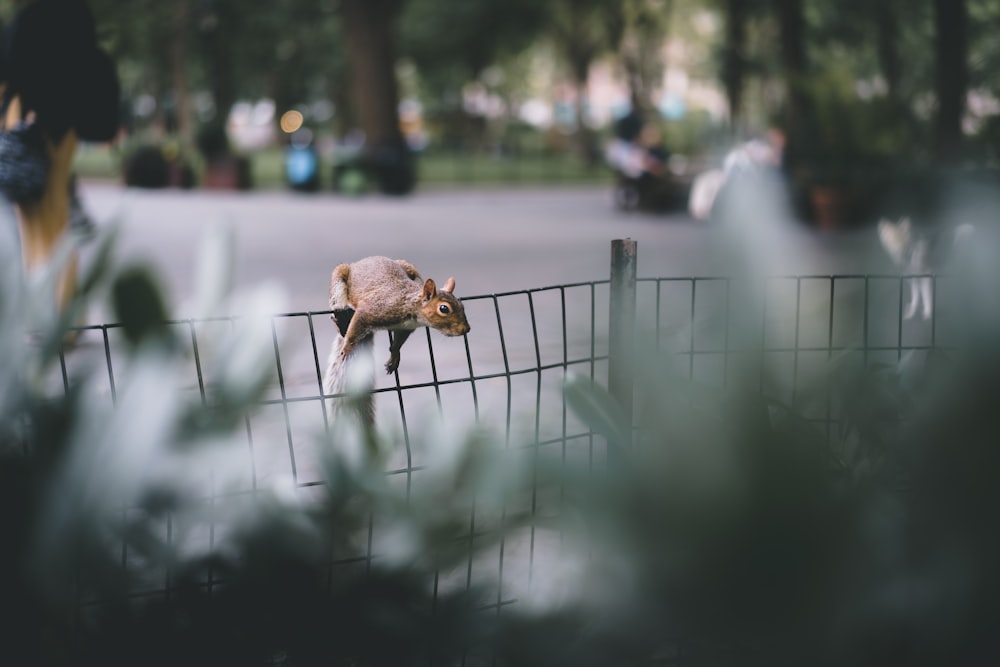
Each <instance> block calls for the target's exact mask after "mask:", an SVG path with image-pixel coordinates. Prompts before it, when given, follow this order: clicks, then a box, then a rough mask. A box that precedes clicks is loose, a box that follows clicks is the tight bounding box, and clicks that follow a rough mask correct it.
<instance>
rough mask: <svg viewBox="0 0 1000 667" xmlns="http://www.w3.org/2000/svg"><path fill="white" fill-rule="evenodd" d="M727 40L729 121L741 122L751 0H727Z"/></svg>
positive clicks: (725, 71) (725, 76)
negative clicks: (748, 15) (748, 14)
mask: <svg viewBox="0 0 1000 667" xmlns="http://www.w3.org/2000/svg"><path fill="white" fill-rule="evenodd" d="M723 4H724V7H725V9H724V11H725V19H726V43H725V45H724V46H723V58H722V83H723V85H724V86H725V88H726V99H727V101H728V102H729V124H730V127H732V128H735V127H737V126H738V125H739V121H740V115H741V113H742V111H743V88H744V81H745V79H746V67H747V51H746V50H747V19H748V17H747V13H748V11H747V10H748V4H749V3H748V0H724V3H723Z"/></svg>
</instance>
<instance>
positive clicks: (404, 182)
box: [340, 0, 415, 194]
mask: <svg viewBox="0 0 1000 667" xmlns="http://www.w3.org/2000/svg"><path fill="white" fill-rule="evenodd" d="M400 7H401V2H400V0H342V2H341V3H340V12H341V16H342V18H343V21H344V34H345V36H346V38H347V57H348V64H349V71H350V80H351V83H350V85H351V91H352V93H353V95H352V97H353V103H354V108H355V112H356V117H357V120H358V123H359V125H360V129H361V130H362V131H363V132H364V134H365V156H366V163H367V167H368V168H369V170H370V171H371V172H372V174H373V175H374V177H375V179H376V181H377V182H378V184H379V187H380V189H381V190H382V191H383V192H386V193H388V194H407V193H408V192H410V191H411V190H412V189H413V186H414V184H415V171H414V167H413V160H412V157H411V155H410V151H409V148H408V147H407V145H406V141H405V139H404V138H403V133H402V130H401V129H400V126H399V89H398V84H397V81H396V45H395V37H396V35H395V27H396V19H397V17H398V15H399V10H400Z"/></svg>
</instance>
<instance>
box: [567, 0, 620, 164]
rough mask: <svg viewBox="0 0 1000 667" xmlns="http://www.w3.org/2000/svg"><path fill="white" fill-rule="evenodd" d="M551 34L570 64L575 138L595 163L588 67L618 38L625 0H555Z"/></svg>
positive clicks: (584, 153) (597, 157) (598, 153)
mask: <svg viewBox="0 0 1000 667" xmlns="http://www.w3.org/2000/svg"><path fill="white" fill-rule="evenodd" d="M550 7H551V9H552V15H551V21H552V23H551V35H552V39H553V41H554V42H555V45H556V48H557V49H558V51H559V53H560V54H561V55H562V57H563V58H564V59H565V62H566V64H567V65H568V66H569V71H570V75H571V76H572V79H573V85H574V87H575V88H576V137H577V148H578V150H579V151H580V155H581V157H583V159H584V160H585V161H586V162H587V163H588V164H594V163H596V162H597V160H598V159H599V157H600V151H599V149H598V147H597V141H596V138H595V137H594V133H593V131H592V130H591V129H590V127H589V126H588V124H587V118H586V116H587V113H588V111H587V92H588V81H589V79H590V67H591V65H593V63H594V61H595V60H596V59H597V58H598V57H599V56H600V55H602V54H604V53H606V52H609V51H611V50H612V49H613V48H614V46H615V45H616V44H618V43H619V42H620V40H621V32H620V31H621V30H622V29H623V28H624V26H625V21H624V20H623V11H624V3H617V2H605V1H604V0H558V1H553V2H551V3H550Z"/></svg>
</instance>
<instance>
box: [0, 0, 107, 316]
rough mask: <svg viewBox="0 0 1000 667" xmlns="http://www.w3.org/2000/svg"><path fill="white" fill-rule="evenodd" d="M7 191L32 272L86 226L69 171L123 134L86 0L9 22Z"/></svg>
mask: <svg viewBox="0 0 1000 667" xmlns="http://www.w3.org/2000/svg"><path fill="white" fill-rule="evenodd" d="M0 76H2V91H3V97H2V113H0V192H3V194H4V195H5V196H6V197H7V198H8V199H9V200H10V201H11V203H13V204H14V208H15V211H16V213H17V219H18V223H19V228H20V238H21V254H22V258H23V263H24V269H25V272H26V273H31V272H33V271H36V270H38V269H39V268H41V267H42V266H44V265H45V264H47V263H48V262H49V261H51V259H52V256H53V253H54V251H55V248H56V246H57V245H58V244H59V243H60V242H61V241H62V239H63V238H64V237H65V235H66V232H67V230H68V229H69V228H70V225H71V219H73V220H75V222H74V223H73V224H75V225H76V227H77V228H87V221H88V219H89V218H88V216H86V213H85V212H84V211H83V208H82V206H81V204H80V200H79V197H78V196H77V193H76V186H75V180H74V179H73V176H72V171H71V166H72V162H73V156H74V155H75V153H76V148H77V144H78V142H79V141H81V140H82V141H110V140H112V139H113V138H114V136H115V135H116V133H117V130H118V117H119V116H118V112H119V97H120V95H119V92H120V90H119V82H118V75H117V72H116V71H115V66H114V63H113V62H112V61H111V59H110V58H109V57H108V56H107V54H106V53H105V52H104V51H102V50H101V49H100V47H99V46H98V44H97V35H96V30H95V26H94V19H93V16H92V14H91V12H90V10H89V8H88V6H87V4H86V3H85V2H83V0H33V1H32V2H27V3H24V4H22V5H21V7H20V9H19V11H18V13H17V15H16V16H15V17H14V19H13V20H12V21H11V22H10V23H9V24H8V25H7V27H6V29H5V30H4V33H3V42H2V48H0ZM76 262H77V259H76V257H75V255H74V256H73V257H71V259H70V261H69V262H68V264H67V267H66V269H65V270H64V272H63V274H62V276H61V277H60V281H59V286H58V290H57V294H56V301H57V304H58V306H59V308H60V309H62V308H64V307H65V306H66V305H67V304H68V303H69V301H70V299H71V298H72V297H73V295H74V293H75V291H76Z"/></svg>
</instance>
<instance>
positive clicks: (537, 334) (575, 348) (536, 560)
mask: <svg viewBox="0 0 1000 667" xmlns="http://www.w3.org/2000/svg"><path fill="white" fill-rule="evenodd" d="M931 279H932V280H933V285H934V295H935V302H936V303H935V308H934V311H933V314H932V316H931V317H930V318H928V319H923V318H920V317H917V318H914V319H906V318H904V317H903V315H904V308H905V303H906V298H907V294H908V292H907V280H909V278H906V277H900V276H891V275H840V276H789V277H779V278H771V279H768V280H765V281H762V282H761V283H760V284H759V285H756V286H755V288H754V289H752V290H751V289H748V286H747V285H746V284H744V283H742V282H741V281H737V280H734V279H732V278H725V277H698V278H695V277H682V278H645V279H638V280H636V281H635V282H634V285H632V286H631V287H633V288H634V291H633V292H631V293H630V295H629V296H628V297H627V298H633V299H634V300H635V306H636V307H635V310H634V314H635V315H634V322H631V323H628V324H629V325H630V326H633V327H634V332H635V338H634V340H635V341H636V343H635V349H640V350H645V352H644V354H657V355H665V356H667V357H668V358H670V359H672V360H673V367H674V369H675V371H676V373H677V376H678V377H680V378H685V379H689V380H693V381H695V382H698V383H701V384H704V385H709V386H723V385H725V384H726V383H728V382H731V381H732V380H733V379H734V378H735V377H737V376H739V377H741V378H744V379H745V378H746V377H748V373H750V372H752V373H755V374H756V375H755V376H754V377H755V380H756V382H757V386H758V387H759V388H760V390H761V391H765V392H767V393H769V394H771V395H774V396H776V397H779V398H781V399H783V400H786V401H788V402H789V403H795V402H796V401H797V400H798V399H799V392H800V390H801V388H802V387H803V386H804V385H805V384H806V383H808V381H809V379H810V378H811V377H814V376H816V375H818V374H820V373H822V369H823V368H825V366H826V365H827V364H828V363H829V361H830V359H832V358H833V357H834V356H837V355H844V356H846V357H847V358H848V359H849V362H850V363H853V364H857V365H859V366H866V365H871V364H873V363H897V362H899V361H901V360H903V359H904V358H913V359H915V360H918V361H919V359H920V358H921V357H922V356H924V355H926V354H927V353H928V352H929V351H930V350H932V349H935V348H942V347H948V346H949V345H951V344H953V341H954V335H955V332H954V331H951V330H950V329H949V327H948V324H947V323H948V321H949V317H948V310H949V308H950V306H951V304H952V303H953V302H954V299H953V295H951V294H950V292H951V290H952V286H951V285H950V284H949V281H948V279H946V278H940V277H931ZM613 282H614V281H613V280H610V281H609V280H597V281H591V282H582V283H574V284H566V285H557V286H552V287H545V288H537V289H528V290H518V291H512V292H504V293H499V294H489V295H479V296H471V297H466V298H464V299H463V301H464V303H465V307H466V313H467V316H468V319H469V321H470V322H471V323H472V332H471V333H470V334H469V335H467V336H466V337H465V338H464V339H444V338H440V337H437V335H436V334H432V333H431V332H430V331H427V333H426V335H425V336H419V335H418V336H413V337H411V339H410V342H408V344H407V345H406V346H405V347H404V349H403V354H402V357H403V358H402V363H401V365H400V368H399V370H397V371H396V372H395V373H393V374H392V375H391V376H384V377H383V378H382V379H381V380H380V381H379V383H378V385H377V386H376V388H375V390H374V392H375V401H376V411H377V414H378V426H377V428H378V430H379V432H380V433H382V434H384V435H385V436H386V437H387V438H390V439H392V440H394V441H395V442H397V443H398V447H397V449H396V452H395V453H394V455H393V456H392V458H391V460H390V462H389V465H388V467H387V470H386V475H388V476H389V477H391V478H393V479H394V480H398V483H399V484H401V485H403V486H405V489H406V491H407V493H409V492H410V491H411V490H412V489H415V488H417V487H418V485H421V484H423V483H425V480H426V476H425V475H424V473H425V470H426V465H427V451H426V450H424V449H422V448H421V447H420V445H419V443H420V442H422V441H423V438H422V437H421V436H422V435H423V434H426V433H427V432H428V429H430V428H431V427H432V424H433V423H434V422H436V421H437V420H438V419H443V420H444V421H446V422H448V423H449V424H452V425H464V424H473V423H478V424H485V425H486V426H487V427H489V428H492V429H493V430H494V431H495V432H496V433H497V434H498V437H500V438H501V439H502V441H503V442H504V443H505V444H506V446H507V447H509V448H510V449H511V450H513V451H515V452H522V453H527V454H529V455H533V454H535V453H538V452H541V451H545V452H547V453H550V454H554V455H555V456H557V457H560V458H561V459H562V460H563V461H573V462H575V463H582V464H583V465H584V466H589V467H590V468H593V469H599V468H601V467H602V466H603V465H604V464H605V462H606V459H607V451H606V448H605V444H604V441H603V440H602V439H601V438H600V437H598V436H596V435H595V434H594V433H593V432H591V431H590V430H589V429H588V428H587V427H586V426H585V424H584V423H583V422H582V421H581V420H580V419H578V418H577V417H576V416H575V415H574V414H573V413H572V411H571V410H570V409H569V408H568V406H567V402H566V398H565V397H564V395H563V393H562V386H563V383H564V381H565V379H566V378H567V376H568V375H569V374H578V375H583V376H586V377H590V378H593V379H594V380H596V381H597V382H599V383H601V384H604V383H605V380H606V379H607V378H608V375H609V364H613V363H614V360H613V359H612V358H611V357H612V353H611V352H610V351H609V349H610V347H609V339H610V338H611V336H610V335H609V332H611V331H613V330H614V329H615V327H619V326H621V324H622V323H621V322H615V321H614V320H613V317H614V316H613V315H612V312H613V311H615V309H614V308H612V302H613V301H614V300H616V299H620V298H622V296H621V293H620V292H618V291H617V289H616V288H615V287H614V286H613V284H612V283H613ZM758 306H759V308H758ZM743 310H747V311H749V312H752V313H754V318H756V319H753V318H751V320H752V325H751V326H746V323H747V321H748V320H747V318H744V317H742V316H741V315H740V313H741V312H742V311H743ZM616 312H620V311H616ZM329 315H330V313H329V311H315V312H295V313H284V314H279V315H275V316H274V317H272V318H271V320H270V323H269V326H270V336H271V340H272V342H273V382H272V383H271V384H270V386H269V388H268V392H267V395H266V397H265V398H264V400H262V401H261V402H260V404H259V405H258V406H257V409H256V410H254V411H253V412H252V413H250V414H247V415H246V416H245V419H244V423H243V429H242V430H243V432H244V433H245V449H244V450H243V452H242V454H241V456H240V457H239V459H238V460H229V461H228V462H227V465H228V466H232V467H233V468H235V469H238V470H239V471H240V472H239V478H240V479H241V480H242V481H241V483H240V484H239V485H237V488H231V487H230V488H227V489H226V491H225V492H226V493H229V494H232V493H246V494H252V493H254V492H255V491H256V490H258V489H261V488H263V487H267V486H270V485H274V484H280V483H288V482H290V483H291V484H292V485H294V486H295V488H297V489H298V490H299V491H300V492H301V493H306V494H308V493H309V492H310V491H311V490H316V489H317V488H319V487H322V486H323V484H324V481H323V476H322V470H321V464H320V454H321V452H320V451H318V446H317V442H321V440H317V438H315V437H314V436H315V435H316V433H317V432H320V431H321V430H322V429H324V428H327V427H329V423H328V416H327V414H328V413H327V408H328V406H329V404H330V402H331V401H332V400H335V399H336V397H335V396H330V395H326V394H324V392H323V377H322V373H323V369H324V365H325V364H324V362H325V359H326V355H327V352H328V350H329V349H330V346H331V344H332V343H333V338H334V335H335V328H334V326H333V324H332V323H331V322H330V321H329ZM170 326H171V327H172V328H173V329H174V331H175V332H176V333H177V334H178V339H180V340H183V341H184V342H185V345H189V346H190V355H189V358H190V360H191V362H190V363H191V367H190V369H189V375H188V377H187V380H186V381H185V382H184V383H183V386H182V387H180V389H181V390H182V391H188V392H191V393H192V394H194V395H196V396H200V397H201V400H206V396H207V395H208V393H209V392H210V390H211V385H212V382H213V378H212V370H211V369H212V367H213V359H212V358H211V357H210V354H209V353H208V352H207V347H206V346H204V345H203V344H202V341H203V340H204V338H205V337H206V336H209V335H211V334H212V333H213V332H214V331H218V330H221V329H223V328H227V327H235V326H240V322H239V320H237V319H235V318H216V319H210V320H179V321H174V322H172V323H171V325H170ZM82 331H83V333H84V337H83V341H84V344H82V345H80V346H78V347H77V348H76V349H75V350H74V351H72V352H64V353H63V354H62V355H61V356H60V369H59V370H60V377H59V378H58V379H57V382H61V384H62V387H63V388H64V390H65V391H67V392H68V391H70V387H71V385H72V379H73V377H74V375H75V374H76V373H77V372H78V371H79V370H81V369H83V368H88V367H93V366H94V365H97V366H104V370H105V371H106V372H105V373H103V376H104V377H105V378H106V385H102V388H101V391H103V393H105V394H106V397H107V400H109V401H112V402H114V401H116V400H118V396H117V387H118V386H119V384H120V379H121V373H122V372H123V365H122V358H123V353H122V349H123V347H124V346H123V344H122V340H121V335H122V332H121V329H120V327H119V326H118V325H115V324H105V325H97V326H90V327H83V328H82ZM380 340H382V339H381V338H379V337H377V338H376V345H377V346H380V345H381V343H380V342H379V341H380ZM376 349H379V348H378V347H377V348H376ZM376 354H378V353H376ZM748 369H753V370H748ZM762 369H768V371H767V372H766V373H765V372H763V370H762ZM803 410H804V411H805V413H806V417H807V418H809V419H811V420H813V421H815V422H818V423H821V424H823V425H824V426H825V427H826V428H827V429H828V432H832V430H833V429H834V428H835V426H836V422H837V407H836V405H835V403H834V402H833V401H832V400H831V399H830V398H829V397H828V396H827V397H824V398H823V400H821V401H819V402H818V403H817V404H816V405H807V406H804V407H803ZM218 493H220V491H219V490H218V489H217V488H214V487H213V486H212V483H211V481H209V483H208V485H207V487H206V490H205V498H206V502H209V503H211V502H213V499H214V498H215V497H216V494H218ZM523 502H524V507H523V508H522V509H525V510H527V511H529V512H531V513H532V514H537V515H542V514H547V513H548V514H552V513H558V509H559V504H560V499H559V498H558V497H549V496H546V495H544V494H542V493H538V492H534V493H532V494H531V496H530V497H526V498H524V499H523ZM128 511H129V510H128V509H127V508H126V509H125V510H123V512H125V513H127V512H128ZM501 523H502V517H498V516H496V515H495V514H489V513H484V512H480V511H478V510H477V508H476V507H475V506H473V507H471V508H470V509H469V516H468V522H467V524H466V530H465V531H464V533H463V534H462V535H460V536H457V537H456V539H459V540H461V541H464V542H465V543H467V544H468V546H469V552H470V557H469V560H468V562H467V564H466V565H465V567H464V568H463V569H462V570H461V571H458V572H442V573H439V575H438V577H437V578H436V579H435V581H434V582H433V584H432V585H433V587H434V591H435V592H437V591H438V590H441V589H443V587H447V586H452V587H465V588H471V587H472V586H473V585H474V584H475V585H478V588H479V590H483V591H485V593H483V594H482V595H481V598H480V599H479V600H478V607H477V608H478V609H479V610H481V611H487V612H493V613H500V612H501V610H502V609H503V608H505V607H506V606H508V605H510V604H513V603H515V602H516V601H518V600H526V599H536V600H537V599H542V598H544V597H545V596H546V595H548V594H550V593H551V591H552V585H551V583H550V578H552V577H556V576H557V574H558V570H559V558H558V555H559V549H560V543H559V536H558V534H555V533H552V532H551V531H547V530H544V529H540V528H530V529H529V530H528V531H527V532H526V533H525V534H524V535H523V536H521V537H518V538H511V539H509V540H501V541H499V543H498V544H497V545H496V546H495V547H492V548H491V549H489V550H487V551H486V552H485V553H479V554H478V555H477V556H475V557H473V556H472V555H471V554H472V553H473V551H474V550H475V549H474V547H476V546H477V545H478V544H479V543H480V542H482V541H484V540H486V538H488V537H489V536H490V535H491V534H493V531H496V530H498V529H499V527H500V525H501ZM163 530H164V531H165V535H166V536H167V538H168V539H170V536H171V531H172V526H171V524H170V520H169V518H168V519H167V520H166V523H165V525H164V526H163ZM378 530H379V526H378V523H377V521H375V520H372V521H370V522H369V525H368V539H367V548H366V549H365V551H364V553H360V554H349V555H345V556H344V557H342V558H339V557H338V558H334V559H333V562H332V563H331V567H332V568H347V569H358V570H367V569H370V568H371V566H372V562H373V560H374V559H377V558H378V557H379V554H378V553H376V552H375V549H374V548H373V546H372V545H373V544H375V543H376V542H377V540H376V539H375V537H376V532H377V531H378ZM203 538H204V539H205V540H207V541H208V542H209V545H210V546H211V543H212V542H213V540H214V539H215V537H214V527H209V529H208V534H206V535H204V536H203ZM120 557H121V565H122V567H123V568H126V569H128V568H129V567H130V566H131V565H132V563H133V562H134V561H136V560H137V559H138V560H141V557H139V556H136V555H135V554H132V553H131V552H130V550H129V549H128V547H127V546H124V545H123V547H122V550H121V554H120ZM484 582H486V585H485V586H483V585H482V584H484ZM218 584H219V581H218V580H217V579H215V578H214V576H213V574H212V572H208V573H206V577H205V580H204V582H203V586H205V587H206V588H208V589H211V588H212V587H214V586H216V585H218ZM171 592H172V582H171V575H170V572H169V571H164V572H162V573H160V575H158V576H156V577H153V578H152V579H147V580H145V582H144V584H143V586H142V587H141V588H140V589H137V590H135V591H134V595H135V596H137V597H145V596H154V595H170V594H171Z"/></svg>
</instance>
